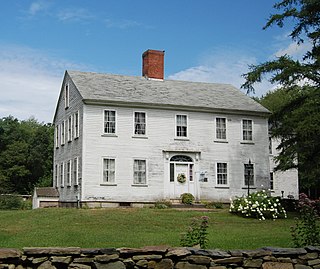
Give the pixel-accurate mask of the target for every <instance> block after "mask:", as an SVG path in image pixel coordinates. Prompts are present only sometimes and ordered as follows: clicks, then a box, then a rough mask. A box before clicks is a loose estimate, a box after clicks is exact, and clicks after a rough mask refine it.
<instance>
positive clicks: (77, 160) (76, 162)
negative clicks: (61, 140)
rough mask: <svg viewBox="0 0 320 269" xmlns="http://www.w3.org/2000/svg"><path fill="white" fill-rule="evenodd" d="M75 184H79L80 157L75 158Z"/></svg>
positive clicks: (73, 166) (73, 167)
mask: <svg viewBox="0 0 320 269" xmlns="http://www.w3.org/2000/svg"><path fill="white" fill-rule="evenodd" d="M72 169H73V184H74V185H75V186H77V185H79V158H78V157H76V158H74V159H73V165H72Z"/></svg>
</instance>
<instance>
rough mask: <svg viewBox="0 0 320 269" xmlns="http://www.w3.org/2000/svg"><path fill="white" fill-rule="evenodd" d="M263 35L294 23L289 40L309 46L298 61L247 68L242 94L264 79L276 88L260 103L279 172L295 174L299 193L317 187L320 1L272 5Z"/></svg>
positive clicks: (288, 0)
mask: <svg viewBox="0 0 320 269" xmlns="http://www.w3.org/2000/svg"><path fill="white" fill-rule="evenodd" d="M274 8H275V9H276V10H278V11H279V13H277V14H274V15H271V16H270V18H269V20H268V21H267V24H266V25H265V26H264V29H267V28H269V27H271V26H274V25H275V26H278V27H280V28H281V27H283V26H284V25H285V23H286V20H288V19H291V20H292V21H293V22H294V25H293V29H292V31H291V33H290V37H291V39H292V40H293V42H296V44H297V45H301V44H302V43H304V42H309V43H310V44H311V49H309V50H306V51H305V54H304V56H303V58H302V59H300V60H294V59H293V58H292V57H290V56H289V55H284V56H281V57H278V58H276V59H275V60H272V61H267V62H265V63H262V64H260V65H256V66H250V67H249V68H250V69H249V72H248V73H247V74H244V78H245V79H246V81H245V83H244V84H243V85H242V88H244V89H247V92H248V93H249V92H254V84H255V83H259V82H261V81H262V79H265V78H266V77H267V76H268V78H269V81H270V82H271V83H274V84H276V85H277V86H278V89H277V90H276V91H274V92H271V93H268V94H267V95H266V96H265V97H263V98H262V99H261V100H260V102H261V103H262V104H263V105H265V106H266V107H267V108H269V109H270V110H271V111H272V112H273V115H272V116H271V118H270V124H271V130H272V135H273V136H274V137H278V138H280V139H281V143H280V145H279V150H280V155H279V156H278V158H277V161H278V166H277V169H279V170H287V169H290V168H298V169H299V178H300V184H301V185H302V187H306V188H309V187H312V186H317V185H318V186H319V179H320V141H319V133H320V109H319V108H320V89H319V87H320V1H318V0H283V1H281V2H279V3H277V4H275V5H274Z"/></svg>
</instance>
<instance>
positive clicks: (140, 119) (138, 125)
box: [134, 112, 146, 135]
mask: <svg viewBox="0 0 320 269" xmlns="http://www.w3.org/2000/svg"><path fill="white" fill-rule="evenodd" d="M134 134H135V135H145V134H146V113H144V112H134Z"/></svg>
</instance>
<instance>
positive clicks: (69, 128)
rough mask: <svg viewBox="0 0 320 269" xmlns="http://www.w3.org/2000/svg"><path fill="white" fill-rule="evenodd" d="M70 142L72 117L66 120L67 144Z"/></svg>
mask: <svg viewBox="0 0 320 269" xmlns="http://www.w3.org/2000/svg"><path fill="white" fill-rule="evenodd" d="M70 141H72V116H71V115H70V116H69V118H68V142H70Z"/></svg>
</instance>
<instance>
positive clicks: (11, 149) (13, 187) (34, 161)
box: [0, 116, 53, 194]
mask: <svg viewBox="0 0 320 269" xmlns="http://www.w3.org/2000/svg"><path fill="white" fill-rule="evenodd" d="M52 152H53V127H52V126H51V125H50V124H42V123H38V122H37V121H36V120H35V119H33V118H31V119H29V120H26V121H19V120H17V119H15V118H13V117H12V116H9V117H6V118H2V119H0V193H19V194H28V193H31V192H32V190H33V188H34V187H35V186H37V185H41V186H45V185H46V186H50V185H51V182H52V176H51V174H52Z"/></svg>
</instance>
